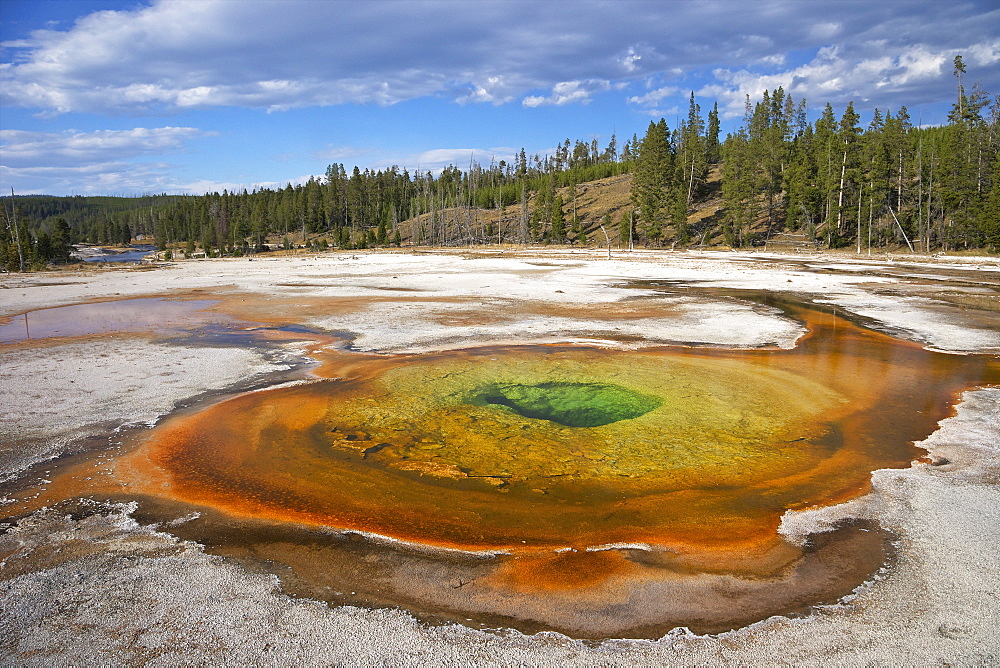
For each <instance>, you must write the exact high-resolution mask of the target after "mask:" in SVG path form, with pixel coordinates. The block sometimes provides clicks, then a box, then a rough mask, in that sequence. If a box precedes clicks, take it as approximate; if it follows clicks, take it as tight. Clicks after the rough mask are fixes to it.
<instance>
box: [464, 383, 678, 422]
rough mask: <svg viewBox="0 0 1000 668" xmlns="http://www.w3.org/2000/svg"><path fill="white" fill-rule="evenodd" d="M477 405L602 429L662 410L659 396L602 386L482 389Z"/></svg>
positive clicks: (474, 398)
mask: <svg viewBox="0 0 1000 668" xmlns="http://www.w3.org/2000/svg"><path fill="white" fill-rule="evenodd" d="M470 403H471V404H473V405H474V406H486V405H493V406H500V407H503V408H504V409H507V410H511V411H513V412H515V413H517V414H518V415H521V416H522V417H526V418H534V419H536V420H548V421H550V422H555V423H556V424H561V425H563V426H565V427H600V426H603V425H606V424H611V423H613V422H620V421H621V420H631V419H633V418H637V417H640V416H642V415H645V414H646V413H648V412H650V411H651V410H653V409H655V408H659V407H660V405H661V404H662V403H663V401H662V400H661V399H659V398H657V397H654V396H651V395H648V394H640V393H638V392H633V391H632V390H628V389H626V388H624V387H621V386H619V385H609V384H602V383H569V382H555V383H537V384H534V385H521V384H494V385H487V386H485V387H482V388H480V389H479V390H478V391H477V392H476V393H475V394H474V395H473V396H472V398H471V400H470Z"/></svg>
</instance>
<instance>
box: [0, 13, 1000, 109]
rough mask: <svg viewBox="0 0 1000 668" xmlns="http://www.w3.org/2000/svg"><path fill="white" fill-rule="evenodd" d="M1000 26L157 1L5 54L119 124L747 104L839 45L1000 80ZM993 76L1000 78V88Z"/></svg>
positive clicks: (884, 16)
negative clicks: (448, 103)
mask: <svg viewBox="0 0 1000 668" xmlns="http://www.w3.org/2000/svg"><path fill="white" fill-rule="evenodd" d="M998 22H1000V11H998V10H997V9H996V8H995V3H991V1H990V0H969V1H968V2H966V3H964V4H962V5H958V6H954V5H951V4H949V3H927V2H922V1H920V0H896V1H895V2H893V3H888V4H886V3H848V4H847V5H845V4H844V3H843V2H839V1H836V0H816V1H815V2H809V3H801V2H771V3H737V2H731V1H725V0H706V1H705V2H698V3H649V2H637V3H629V2H574V3H572V4H570V3H562V2H542V3H531V4H530V5H528V4H525V3H522V2H507V1H504V0H481V1H479V2H475V3H455V2H448V1H442V0H425V1H422V2H394V3H387V2H314V1H310V0H255V1H254V2H233V1H231V0H154V1H153V2H152V4H150V5H149V6H142V7H139V8H137V9H134V10H129V11H103V12H96V13H93V14H90V15H88V16H84V17H83V18H81V19H80V20H78V21H77V22H76V23H75V24H74V25H73V26H72V27H71V28H69V29H66V30H54V29H50V30H39V31H36V32H35V33H33V34H32V35H31V36H30V37H29V38H28V39H17V40H11V41H9V42H8V43H7V44H6V46H5V48H6V51H5V53H10V54H13V57H12V58H11V59H10V60H9V62H7V63H5V64H4V65H2V66H0V103H2V104H4V105H8V106H21V107H27V108H33V109H39V110H42V111H43V112H46V113H50V114H51V113H64V112H70V111H82V112H92V113H101V114H120V115H121V114H124V115H129V114H159V113H176V112H178V111H180V110H184V109H191V108H202V107H213V106H240V107H252V108H261V109H268V110H272V111H278V110H285V109H291V108H295V107H304V106H317V105H337V104H345V103H360V104H377V105H393V104H396V103H398V102H401V101H404V100H410V99H414V98H419V97H426V96H444V97H447V98H450V99H453V100H455V101H457V102H459V103H462V104H475V103H487V104H494V105H500V104H506V103H509V102H511V101H514V100H521V103H522V105H524V106H527V107H532V106H542V105H568V104H585V103H587V102H588V101H590V100H591V99H593V96H594V95H596V94H598V93H602V92H608V91H610V90H614V89H615V87H616V86H617V85H620V84H622V83H624V82H630V81H631V82H636V81H640V80H642V79H643V78H645V77H649V76H653V77H658V78H660V79H661V81H662V83H663V85H664V86H666V85H674V84H675V83H677V82H676V81H674V80H673V78H674V77H678V76H683V75H686V74H689V73H691V72H692V71H698V72H701V73H703V72H705V71H707V70H709V69H711V68H716V69H718V70H720V71H727V72H730V73H731V74H732V76H731V77H730V78H729V79H726V80H723V81H720V82H719V84H718V85H719V87H720V89H721V90H724V91H725V90H731V89H732V88H733V84H734V83H735V80H736V78H738V75H739V73H740V72H741V71H742V69H741V68H744V67H745V68H747V74H748V76H756V73H754V72H752V71H750V66H749V65H748V64H754V65H761V66H764V67H767V68H769V70H773V68H775V67H783V66H784V63H786V62H790V61H792V60H794V61H795V62H796V63H800V62H801V60H800V59H799V58H800V55H801V53H802V52H809V51H812V50H814V49H816V48H817V47H819V46H821V45H823V44H830V45H831V46H836V47H838V48H839V49H840V50H841V52H842V55H841V58H842V59H843V62H844V63H845V64H846V66H847V67H850V66H852V65H854V64H862V63H865V62H867V61H874V60H876V59H877V58H879V57H885V58H889V59H892V60H893V61H894V63H895V67H896V69H897V70H898V71H897V72H896V73H892V72H890V73H889V74H890V75H891V76H895V75H896V74H899V75H903V76H906V77H909V80H911V81H914V82H917V81H926V80H927V77H928V76H930V75H932V74H933V71H934V70H933V67H934V63H933V62H927V61H923V60H914V61H913V62H912V63H911V62H908V61H905V60H904V51H906V49H908V48H911V47H913V46H914V45H919V46H921V47H922V48H923V49H924V50H925V51H926V53H927V54H932V55H933V54H944V53H952V52H955V51H956V49H961V50H962V51H963V52H964V53H967V54H969V64H970V65H972V64H973V62H972V61H973V59H975V60H976V62H975V63H974V64H975V65H977V66H978V67H981V68H984V69H985V68H988V67H991V66H992V65H994V64H995V63H996V62H997V60H996V57H995V52H996V51H997V50H998V47H997V40H996V30H995V28H991V26H995V25H997V23H998ZM879 40H881V41H882V44H883V46H884V50H883V51H882V52H881V53H877V54H876V53H871V52H869V51H868V50H867V49H868V47H867V46H866V45H867V44H871V43H875V42H877V41H879ZM958 42H960V43H958ZM793 52H795V53H798V54H799V56H797V57H796V58H795V59H793V58H790V57H789V54H790V53H793ZM910 55H911V56H913V57H916V55H917V54H915V53H914V54H910ZM921 68H928V69H926V70H923V69H921ZM797 69H798V68H797V67H796V66H794V65H793V66H790V67H789V68H788V71H787V72H785V73H784V74H785V75H786V76H785V79H787V80H789V81H790V82H791V79H792V78H795V77H798V78H799V79H801V80H803V81H813V80H816V79H817V78H818V77H821V76H823V72H822V71H821V70H822V68H820V67H819V65H818V64H810V66H807V67H806V69H804V70H803V71H801V72H799V71H796V70H797ZM833 69H837V68H835V67H834V68H833ZM994 69H998V68H994ZM769 76H773V77H778V78H780V77H781V74H769ZM838 77H839V78H838ZM987 78H988V79H989V80H990V81H993V82H996V81H998V75H997V74H992V75H990V76H989V77H987ZM773 80H777V79H773ZM880 81H882V80H875V81H871V82H869V83H867V84H866V83H865V80H864V79H863V78H862V77H860V76H856V75H852V74H851V73H850V72H844V73H840V72H839V71H838V73H837V77H829V78H827V79H825V85H824V86H821V85H820V84H819V83H814V84H812V85H811V86H808V87H807V88H808V89H809V90H816V91H823V90H832V91H834V92H840V93H845V90H846V89H848V88H850V87H851V86H852V85H853V86H855V87H856V90H858V91H860V94H861V95H864V94H866V90H865V89H864V86H869V87H873V88H874V87H877V86H879V85H881V86H882V87H883V88H884V87H885V84H881V83H880ZM831 82H834V85H831ZM836 82H839V83H836ZM682 85H683V86H685V87H686V86H687V85H688V84H682ZM890 88H891V86H890ZM536 91H549V93H548V94H544V93H537V92H536ZM850 92H851V93H852V94H853V91H850ZM845 94H846V93H845ZM739 104H740V105H741V104H742V102H740V103H739Z"/></svg>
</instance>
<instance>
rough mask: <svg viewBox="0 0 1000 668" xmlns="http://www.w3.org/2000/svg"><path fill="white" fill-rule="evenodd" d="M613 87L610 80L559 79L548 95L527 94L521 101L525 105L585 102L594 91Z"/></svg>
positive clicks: (591, 96)
mask: <svg viewBox="0 0 1000 668" xmlns="http://www.w3.org/2000/svg"><path fill="white" fill-rule="evenodd" d="M613 87H615V85H614V84H612V83H611V82H610V81H602V80H594V79H590V80H587V81H560V82H559V83H557V84H556V85H554V86H553V87H552V92H551V94H550V95H529V96H528V97H526V98H524V99H523V100H522V101H521V104H523V105H524V106H525V107H542V106H548V105H552V106H556V107H560V106H562V105H564V104H573V103H581V104H587V103H588V102H590V100H591V99H592V98H593V96H594V94H595V93H599V92H604V91H608V90H611V89H612V88H613Z"/></svg>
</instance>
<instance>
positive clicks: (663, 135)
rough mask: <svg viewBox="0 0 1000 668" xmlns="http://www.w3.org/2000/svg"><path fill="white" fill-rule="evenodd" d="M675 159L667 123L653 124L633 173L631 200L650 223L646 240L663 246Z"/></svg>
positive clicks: (647, 224) (648, 223) (642, 145)
mask: <svg viewBox="0 0 1000 668" xmlns="http://www.w3.org/2000/svg"><path fill="white" fill-rule="evenodd" d="M674 182H675V180H674V156H673V152H672V150H671V144H670V131H669V129H668V128H667V122H666V121H665V120H664V119H662V118H661V119H660V121H659V122H658V123H653V122H652V121H651V122H650V123H649V127H648V128H647V129H646V136H645V137H644V138H643V140H642V143H641V145H640V147H639V156H638V159H637V160H636V166H635V171H634V172H633V174H632V190H631V198H632V202H633V204H635V205H636V207H637V209H638V211H639V215H640V216H641V219H642V220H643V221H644V222H645V223H646V237H647V239H648V240H649V241H650V242H651V243H654V244H659V243H660V241H661V239H662V236H663V224H664V222H665V218H666V216H667V214H668V211H669V205H670V200H671V196H672V195H673V191H674V188H673V186H674Z"/></svg>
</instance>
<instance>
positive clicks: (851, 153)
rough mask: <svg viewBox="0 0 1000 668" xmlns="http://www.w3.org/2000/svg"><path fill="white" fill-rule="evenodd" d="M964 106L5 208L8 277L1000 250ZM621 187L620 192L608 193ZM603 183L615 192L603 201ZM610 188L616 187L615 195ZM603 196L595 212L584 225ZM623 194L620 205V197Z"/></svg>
mask: <svg viewBox="0 0 1000 668" xmlns="http://www.w3.org/2000/svg"><path fill="white" fill-rule="evenodd" d="M954 71H955V75H956V79H957V96H956V101H955V103H954V105H953V107H952V110H951V113H950V114H949V116H948V122H947V123H946V124H944V125H940V126H935V127H920V124H919V121H918V123H917V124H914V122H913V119H912V118H911V116H910V114H909V112H908V111H907V108H906V107H905V106H901V107H899V108H898V109H896V110H889V109H886V110H879V109H876V110H875V111H874V113H873V115H872V118H871V121H870V122H869V123H868V125H867V127H862V126H861V125H860V124H859V123H860V116H859V114H858V113H857V112H856V111H855V109H854V105H853V103H851V104H848V105H847V107H846V108H845V109H844V110H843V112H842V113H840V114H839V115H838V114H836V113H835V111H834V109H833V107H832V106H831V105H830V104H826V105H825V107H824V108H823V110H822V112H821V114H820V115H819V118H817V119H816V120H815V121H813V122H810V121H809V119H808V114H807V104H806V101H805V100H804V99H800V100H795V99H793V98H792V97H791V96H790V95H788V94H786V93H785V92H784V90H782V89H781V88H778V89H776V90H773V91H765V92H764V93H763V95H762V97H761V99H759V100H751V99H750V98H749V97H748V98H747V100H746V110H745V115H744V117H743V120H742V123H741V124H740V126H739V127H738V128H737V129H736V130H735V131H734V132H731V133H729V134H728V135H727V136H726V137H725V139H720V123H719V112H718V105H717V104H716V105H714V106H713V108H712V109H711V110H710V111H709V112H708V113H707V115H705V116H703V114H702V110H701V107H700V105H699V104H698V103H697V101H696V99H695V96H694V94H693V93H692V94H691V98H690V103H689V107H688V112H687V114H686V116H684V117H683V118H681V119H680V122H679V125H678V127H676V128H673V129H671V128H669V127H668V126H667V123H666V121H665V120H664V119H660V120H659V121H658V122H650V123H649V126H648V127H647V128H646V131H645V133H644V134H643V136H641V137H640V136H638V135H637V134H636V135H633V136H632V137H631V138H629V139H628V140H626V141H624V142H623V143H622V144H621V145H619V142H618V139H617V137H615V136H614V135H612V137H611V139H610V141H609V142H608V143H607V144H606V145H599V144H598V142H597V140H589V141H587V140H577V141H575V142H571V141H570V140H569V139H566V140H565V141H563V142H562V143H560V144H559V145H558V148H557V149H556V150H555V152H554V155H545V156H540V155H531V156H529V155H527V154H526V153H525V151H524V150H523V149H522V150H521V151H520V153H519V154H518V155H517V157H516V159H514V160H513V161H511V162H506V161H504V160H500V161H493V162H491V163H490V164H489V165H482V164H478V163H477V162H475V161H472V160H470V162H469V164H468V166H466V167H465V168H464V169H463V168H461V167H458V166H454V165H452V166H449V167H447V168H445V169H444V170H442V171H440V172H439V173H437V174H433V173H431V172H416V173H413V174H411V173H409V172H408V171H407V170H405V169H401V168H399V167H395V166H394V167H391V168H388V169H382V170H370V169H366V170H361V169H359V168H357V167H355V168H354V169H353V170H352V171H351V172H350V173H348V171H347V170H346V169H345V167H344V165H343V164H333V165H330V166H329V167H328V168H327V170H326V173H325V175H324V176H322V177H318V178H312V179H310V180H308V181H307V182H306V183H303V184H299V185H288V186H286V187H284V188H276V189H268V188H263V189H256V190H253V191H251V192H248V191H247V190H243V191H241V192H228V191H223V192H222V193H210V194H206V195H203V196H185V195H150V196H143V197H83V196H74V197H49V196H16V197H14V196H9V197H4V198H3V205H4V225H3V227H4V229H3V236H2V238H0V269H2V270H5V271H19V270H20V271H25V270H34V269H39V268H43V267H44V266H45V265H47V264H50V263H56V264H58V263H65V262H69V261H70V251H71V245H72V244H75V243H90V244H100V245H120V244H128V243H130V242H135V241H143V242H145V243H151V244H155V245H156V246H157V247H158V248H159V249H161V250H164V251H167V252H168V253H170V254H174V255H177V254H183V255H185V256H196V255H200V254H204V255H206V256H209V257H213V256H219V255H246V254H252V253H261V252H267V251H275V250H280V249H292V248H302V247H308V248H311V249H313V250H325V249H327V248H340V249H358V248H372V247H389V246H460V245H484V244H493V245H497V244H576V245H588V244H589V245H600V246H604V245H618V246H625V245H644V246H647V247H664V246H667V247H689V246H710V245H716V246H729V247H734V248H735V247H751V246H759V245H764V244H767V243H769V242H773V241H774V240H775V239H777V238H778V237H785V238H789V237H794V238H797V239H801V240H803V242H804V243H808V244H810V245H812V246H814V247H816V248H821V247H822V248H845V249H846V248H850V249H854V250H856V252H858V253H860V252H863V251H864V250H866V249H871V248H876V249H886V248H889V249H903V250H908V251H912V252H924V253H932V252H940V251H967V250H985V251H988V252H997V251H1000V95H998V96H995V97H991V96H990V95H989V94H988V93H987V92H986V91H983V90H981V89H980V88H979V87H978V86H975V87H973V88H972V90H971V91H967V90H966V88H965V86H964V81H963V75H964V73H965V68H964V65H963V64H962V60H961V57H956V59H955V70H954ZM612 184H614V186H615V187H612ZM596 186H601V187H604V189H603V191H606V192H607V193H609V195H608V196H606V197H604V198H603V199H600V200H599V201H598V200H597V199H595V197H594V195H593V193H596V192H598V191H600V190H601V188H598V187H596ZM605 186H606V187H605ZM583 192H590V193H591V196H590V200H592V203H593V204H594V206H591V207H590V208H587V209H585V211H584V213H583V214H581V212H580V211H581V208H582V207H580V206H578V200H579V199H581V193H583ZM616 192H617V193H618V195H617V196H615V195H613V194H610V193H616Z"/></svg>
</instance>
